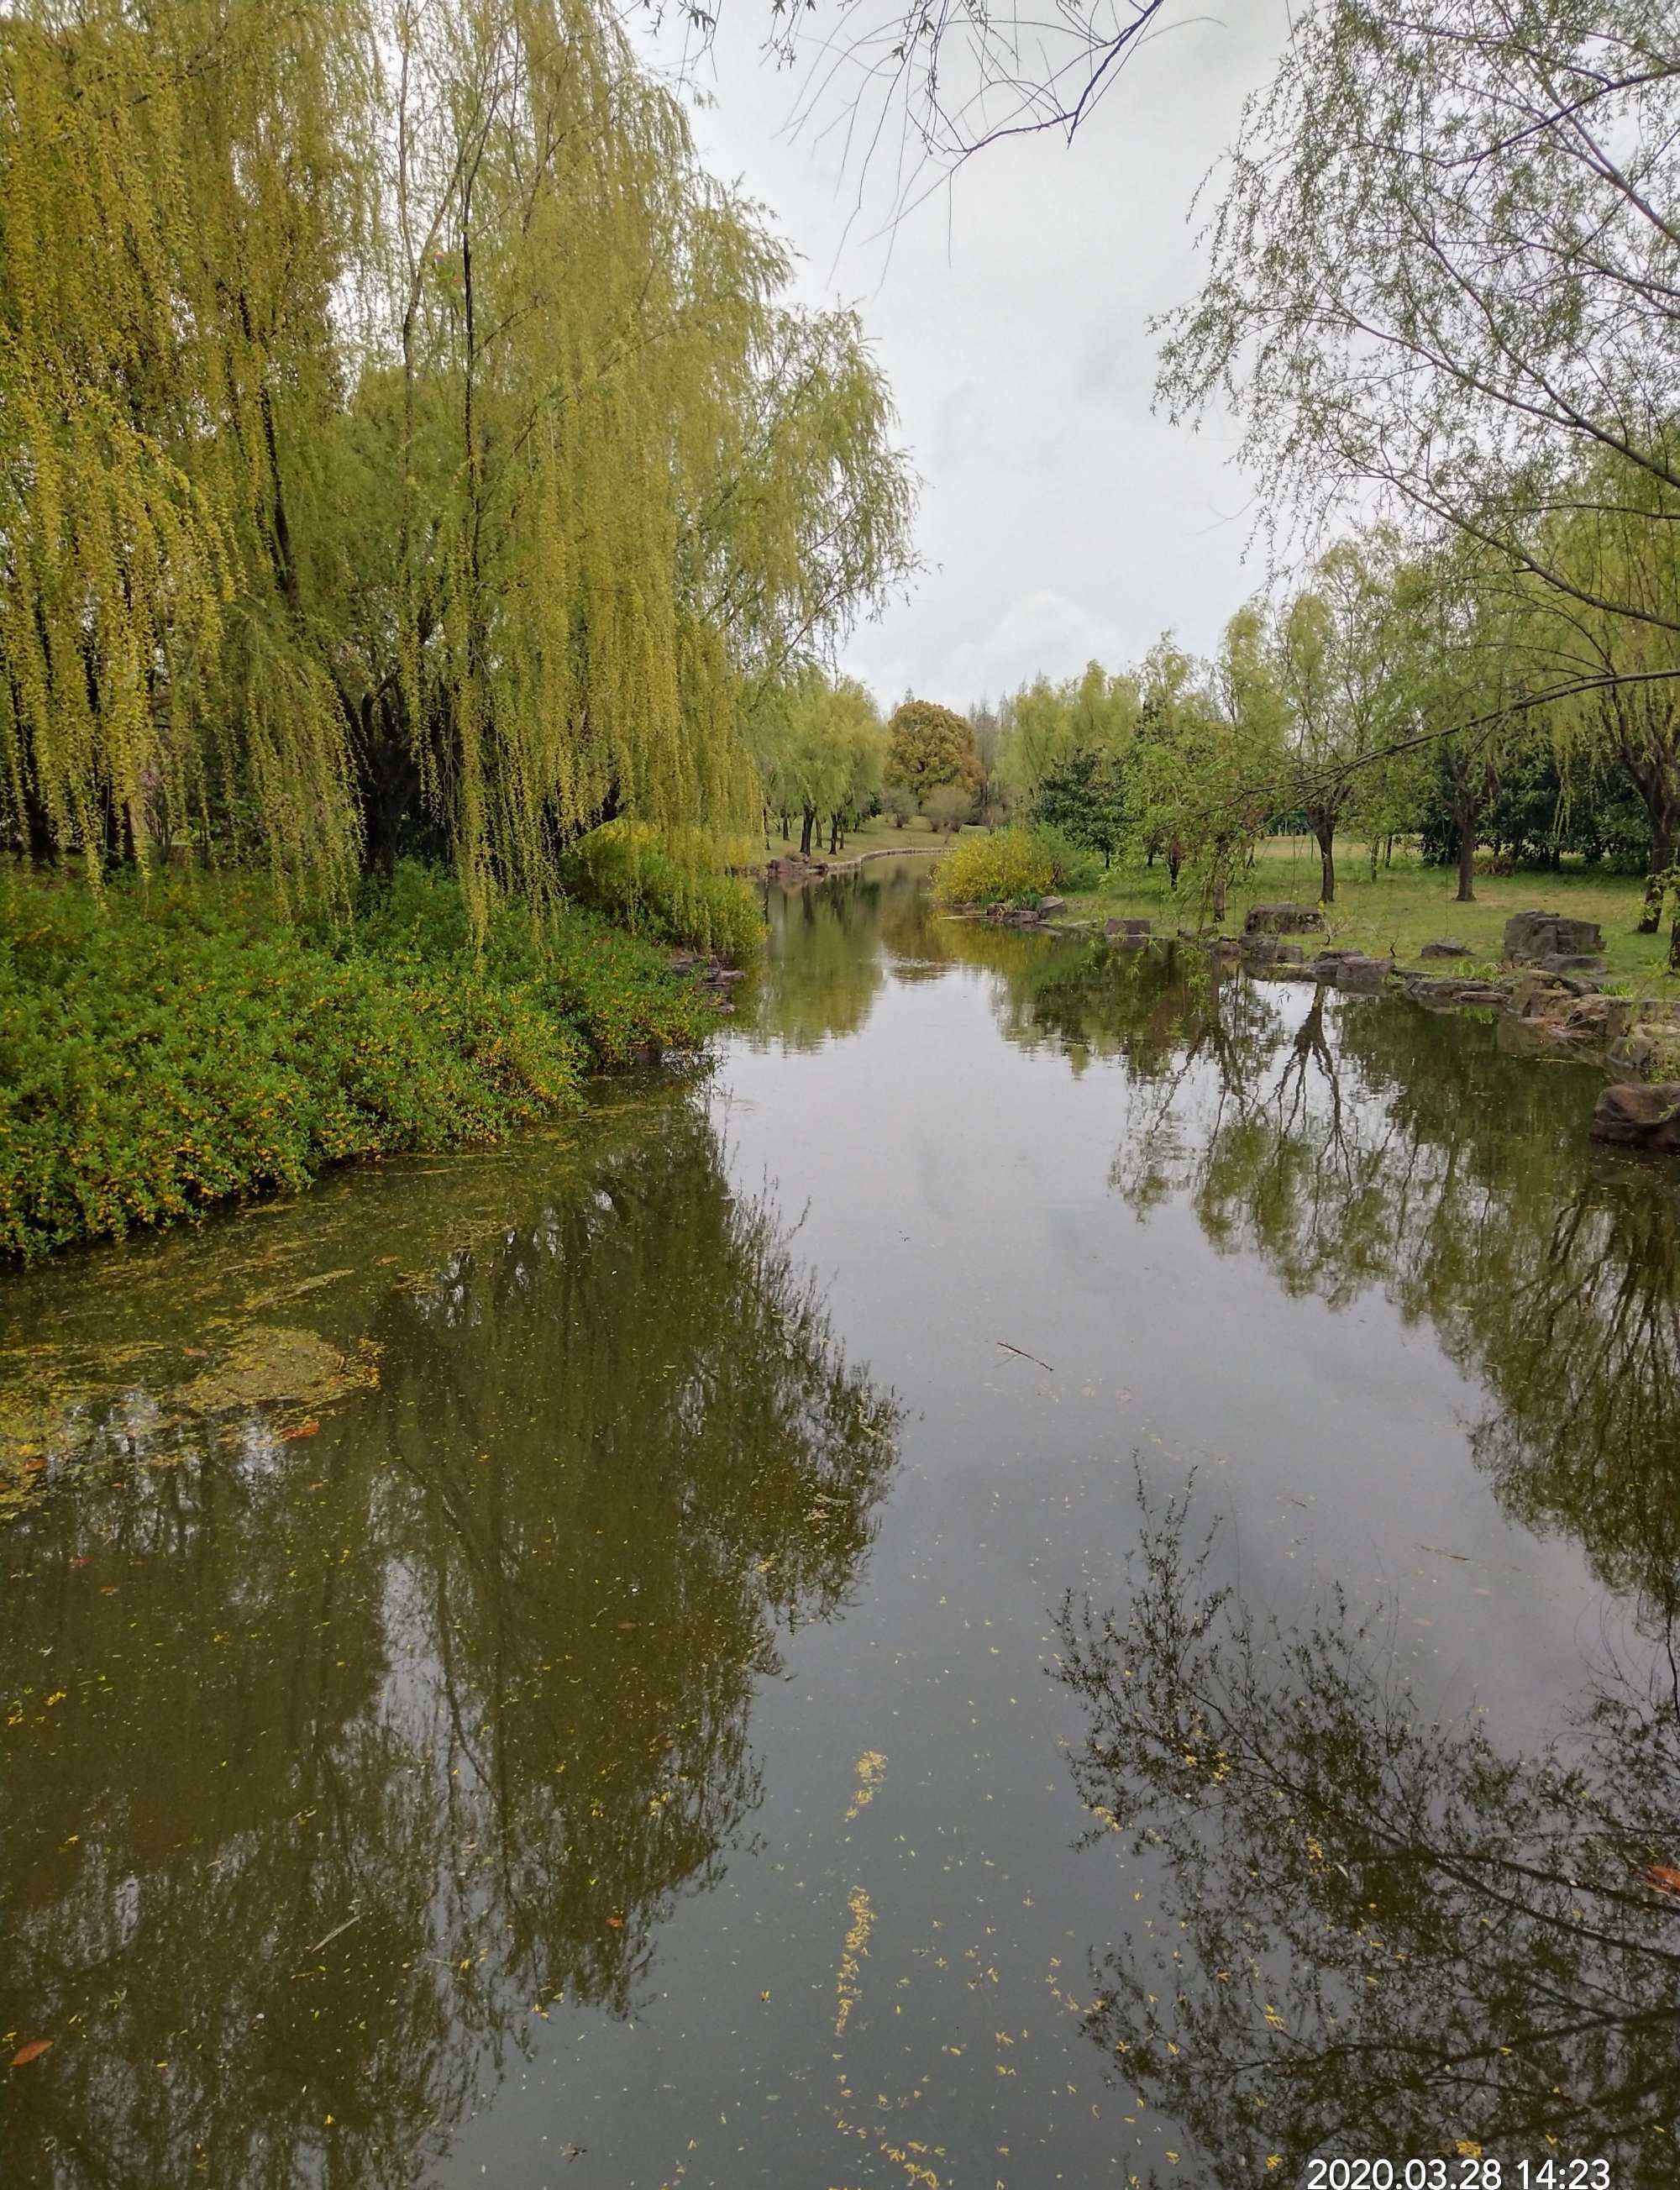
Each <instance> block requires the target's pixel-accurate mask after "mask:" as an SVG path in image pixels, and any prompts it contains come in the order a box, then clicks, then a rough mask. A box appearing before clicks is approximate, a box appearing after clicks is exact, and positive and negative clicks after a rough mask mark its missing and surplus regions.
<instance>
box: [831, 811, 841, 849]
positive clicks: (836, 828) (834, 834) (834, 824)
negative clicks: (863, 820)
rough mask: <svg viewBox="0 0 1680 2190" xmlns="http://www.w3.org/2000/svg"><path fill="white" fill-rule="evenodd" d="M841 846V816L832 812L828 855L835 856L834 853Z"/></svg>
mask: <svg viewBox="0 0 1680 2190" xmlns="http://www.w3.org/2000/svg"><path fill="white" fill-rule="evenodd" d="M839 848H840V816H839V815H838V814H830V815H829V817H828V856H829V857H830V859H832V858H833V857H834V854H836V853H837V851H838V850H839Z"/></svg>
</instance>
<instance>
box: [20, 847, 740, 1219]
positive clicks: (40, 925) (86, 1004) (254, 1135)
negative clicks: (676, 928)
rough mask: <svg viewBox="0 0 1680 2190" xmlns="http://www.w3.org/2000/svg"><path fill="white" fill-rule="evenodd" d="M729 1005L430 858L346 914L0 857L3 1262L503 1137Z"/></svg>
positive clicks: (240, 889) (207, 886) (702, 1026)
mask: <svg viewBox="0 0 1680 2190" xmlns="http://www.w3.org/2000/svg"><path fill="white" fill-rule="evenodd" d="M715 1017H716V1015H715V1008H714V1007H713V1005H712V1001H710V1000H709V998H708V997H707V996H706V995H704V994H703V993H701V991H700V990H697V989H696V988H695V984H693V982H692V981H691V980H689V979H685V978H684V977H683V976H681V975H680V974H678V973H677V972H675V971H674V970H673V967H672V966H671V964H670V962H669V954H668V950H667V948H666V947H665V946H664V945H662V944H661V943H658V942H655V941H652V940H649V939H645V938H642V937H637V936H633V935H630V934H627V933H624V932H623V931H622V930H621V929H620V928H616V927H614V926H613V925H612V924H611V923H610V922H609V921H608V920H607V919H605V918H604V917H603V916H600V915H599V914H595V913H589V912H584V911H573V910H567V911H563V912H561V913H559V914H558V915H556V916H554V917H553V919H552V920H550V921H549V922H547V923H546V925H545V926H544V928H542V932H541V933H537V932H536V931H534V930H533V928H532V925H531V922H530V921H529V920H528V919H526V918H525V917H524V916H522V915H520V914H518V913H515V912H511V911H510V912H506V913H503V914H502V915H500V916H497V918H496V920H495V921H494V922H492V924H491V931H490V933H489V935H488V936H487V937H486V938H485V942H484V945H483V948H482V950H474V946H473V940H472V937H471V934H470V931H469V928H468V920H467V916H466V912H465V909H464V907H463V904H462V902H461V897H460V893H459V891H458V890H457V888H456V886H455V884H454V882H452V880H451V879H450V878H449V877H446V876H445V875H442V874H440V873H437V872H435V871H428V870H424V869H421V868H418V867H404V868H400V869H399V871H398V874H397V877H396V879H395V882H394V883H393V884H392V886H391V887H390V888H389V889H387V890H383V891H382V892H380V893H379V894H377V896H374V897H372V898H370V899H368V901H367V902H366V904H365V905H362V906H361V907H360V908H359V909H358V911H357V914H356V916H355V918H354V919H352V920H349V921H344V922H332V923H329V922H312V921H309V920H307V919H304V920H299V921H296V922H288V921H287V920H286V919H285V918H284V917H283V916H281V912H280V911H279V909H278V908H277V907H276V905H275V902H274V899H273V898H272V896H271V895H270V892H269V891H268V890H267V888H265V887H264V886H263V885H262V884H259V883H258V882H253V881H252V880H250V879H249V878H241V877H190V878H185V877H159V878H156V879H154V880H152V881H151V882H149V883H145V884H139V883H124V884H113V885H112V886H111V887H110V888H108V890H107V892H106V894H105V903H104V904H103V905H100V904H99V902H98V901H97V900H96V899H94V896H93V894H92V893H91V891H90V890H89V889H88V887H87V886H86V884H85V883H84V882H81V881H79V880H71V879H68V878H65V879H53V880H49V881H44V882H43V881H42V880H40V879H37V878H36V877H31V876H29V875H27V874H24V873H20V872H14V873H10V874H6V875H3V876H0V1262H4V1261H11V1262H19V1261H27V1260H31V1259H33V1258H35V1257H39V1256H41V1255H44V1254H48V1253H50V1252H52V1251H54V1250H56V1249H59V1248H62V1247H65V1246H68V1245H72V1244H76V1243H78V1242H81V1241H87V1240H101V1239H116V1238H121V1237H122V1235H123V1234H125V1233H127V1232H128V1231H130V1230H131V1229H133V1228H137V1227H141V1226H150V1225H158V1224H166V1223H172V1222H175V1221H178V1220H179V1219H181V1218H184V1217H194V1216H196V1215H198V1214H199V1213H201V1212H202V1211H206V1210H208V1209H210V1208H212V1207H214V1206H217V1205H218V1204H220V1203H224V1202H228V1201H233V1200H244V1199H247V1198H249V1197H251V1196H253V1195H257V1194H264V1193H266V1192H270V1191H273V1190H275V1189H288V1190H296V1189H299V1188H302V1187H304V1186H307V1185H308V1184H309V1183H310V1182H311V1181H312V1180H313V1179H314V1178H315V1177H317V1176H318V1175H319V1174H320V1173H321V1172H322V1171H323V1170H325V1169H326V1168H328V1167H329V1166H333V1165H337V1164H341V1163H346V1162H351V1161H356V1160H366V1159H369V1158H377V1157H380V1156H383V1155H391V1154H394V1153H397V1152H426V1151H432V1150H439V1149H451V1148H465V1147H473V1146H487V1145H491V1144H493V1143H496V1142H497V1141H500V1140H501V1139H502V1138H505V1136H506V1135H507V1134H508V1133H509V1132H513V1131H514V1130H515V1129H516V1128H518V1127H519V1126H524V1125H527V1124H531V1123H533V1122H535V1121H538V1120H541V1119H543V1118H550V1117H553V1116H555V1115H560V1114H563V1113H564V1112H565V1111H566V1110H568V1109H570V1108H572V1107H574V1106H575V1105H576V1103H577V1102H578V1100H579V1087H580V1084H581V1082H582V1079H583V1077H584V1076H585V1075H587V1074H588V1073H591V1072H598V1071H603V1070H610V1069H616V1068H619V1067H622V1066H625V1065H627V1064H634V1063H638V1062H641V1061H644V1060H645V1059H648V1058H655V1057H659V1056H662V1055H666V1054H667V1053H673V1052H674V1053H679V1054H692V1053H694V1052H697V1051H698V1050H699V1049H700V1047H701V1045H702V1044H703V1043H704V1041H705V1039H706V1036H707V1033H708V1032H709V1031H710V1030H711V1028H712V1025H713V1024H715Z"/></svg>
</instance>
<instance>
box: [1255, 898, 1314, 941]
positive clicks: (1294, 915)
mask: <svg viewBox="0 0 1680 2190" xmlns="http://www.w3.org/2000/svg"><path fill="white" fill-rule="evenodd" d="M1323 928H1324V915H1323V913H1321V912H1320V911H1319V908H1318V907H1317V905H1250V907H1249V908H1248V917H1247V919H1246V921H1245V922H1243V933H1245V934H1246V935H1305V934H1307V933H1309V932H1311V931H1312V930H1314V929H1316V930H1319V931H1320V932H1322V930H1323Z"/></svg>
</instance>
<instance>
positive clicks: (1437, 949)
mask: <svg viewBox="0 0 1680 2190" xmlns="http://www.w3.org/2000/svg"><path fill="white" fill-rule="evenodd" d="M1417 955H1418V956H1419V957H1420V958H1467V957H1468V956H1470V945H1468V944H1467V943H1426V944H1425V945H1424V946H1423V948H1422V950H1420V951H1419V952H1418V954H1417Z"/></svg>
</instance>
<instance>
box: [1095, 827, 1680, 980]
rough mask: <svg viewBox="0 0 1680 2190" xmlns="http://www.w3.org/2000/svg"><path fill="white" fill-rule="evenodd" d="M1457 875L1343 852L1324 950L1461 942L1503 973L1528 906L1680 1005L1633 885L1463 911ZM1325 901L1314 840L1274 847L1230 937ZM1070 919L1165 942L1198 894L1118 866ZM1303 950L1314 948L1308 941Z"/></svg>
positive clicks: (1502, 878) (1590, 881)
mask: <svg viewBox="0 0 1680 2190" xmlns="http://www.w3.org/2000/svg"><path fill="white" fill-rule="evenodd" d="M1457 887H1458V878H1457V875H1456V871H1455V870H1454V869H1451V868H1448V867H1427V866H1424V865H1421V864H1420V863H1419V862H1418V861H1416V860H1415V859H1408V860H1405V863H1404V864H1403V863H1402V861H1401V859H1400V856H1399V854H1396V856H1395V863H1394V865H1393V866H1392V867H1388V868H1382V867H1379V868H1378V870H1377V873H1376V880H1375V881H1373V880H1372V879H1371V865H1370V860H1369V857H1368V855H1367V854H1366V850H1365V847H1364V846H1363V845H1361V844H1354V843H1348V844H1342V843H1338V844H1337V852H1336V902H1335V903H1334V905H1327V906H1325V926H1326V928H1328V930H1329V931H1330V932H1329V934H1328V935H1327V937H1326V940H1327V941H1328V942H1330V943H1332V944H1336V945H1342V946H1343V947H1346V948H1352V949H1355V950H1368V951H1371V953H1372V954H1373V955H1375V956H1386V955H1387V954H1388V952H1389V951H1390V950H1393V953H1394V955H1395V956H1396V957H1397V958H1399V961H1400V962H1401V963H1402V964H1416V961H1417V954H1418V952H1419V950H1421V948H1422V945H1424V944H1426V943H1433V942H1441V943H1463V944H1467V945H1468V946H1469V948H1470V949H1471V950H1473V952H1474V953H1475V955H1476V960H1477V962H1478V963H1485V964H1487V965H1489V966H1493V965H1496V964H1497V963H1498V962H1499V958H1500V951H1501V938H1502V934H1503V931H1504V927H1505V923H1506V922H1507V920H1508V919H1509V918H1510V916H1511V915H1512V914H1513V912H1522V911H1527V910H1529V909H1530V908H1531V907H1543V908H1544V909H1545V910H1547V911H1553V912H1566V913H1569V914H1571V915H1573V916H1575V917H1576V918H1579V919H1586V920H1596V921H1597V922H1598V924H1599V926H1600V927H1601V928H1603V933H1604V955H1605V957H1606V959H1607V960H1608V962H1609V973H1610V979H1611V981H1612V983H1613V984H1615V986H1616V987H1617V988H1619V989H1626V990H1628V991H1629V992H1630V993H1634V994H1638V995H1643V996H1675V995H1676V994H1680V980H1677V979H1676V977H1675V976H1674V975H1673V974H1671V973H1669V971H1668V969H1667V961H1668V937H1667V935H1666V933H1660V934H1657V935H1638V934H1636V933H1634V928H1635V926H1636V924H1637V920H1638V917H1639V906H1640V903H1641V900H1642V899H1643V894H1644V885H1643V882H1642V881H1641V880H1640V879H1639V878H1638V877H1637V876H1632V875H1606V874H1601V873H1598V872H1595V871H1586V870H1585V869H1582V868H1580V867H1575V868H1569V867H1565V868H1564V870H1563V871H1562V872H1561V873H1558V874H1536V873H1524V874H1517V875H1478V876H1477V877H1476V902H1475V903H1474V904H1473V905H1456V904H1455V903H1454V901H1453V899H1454V894H1455V892H1456V889H1457ZM1318 895H1319V855H1318V848H1317V846H1316V845H1315V844H1314V843H1313V841H1312V839H1311V838H1310V837H1269V838H1268V839H1267V841H1266V842H1265V843H1263V845H1262V846H1261V848H1260V851H1259V854H1258V856H1257V859H1256V860H1255V863H1254V866H1253V868H1252V870H1251V871H1250V872H1249V873H1247V874H1246V875H1244V876H1243V877H1242V878H1241V881H1240V883H1239V885H1238V886H1237V887H1236V888H1234V889H1233V890H1232V892H1231V895H1230V900H1229V907H1228V910H1227V914H1226V919H1225V927H1226V928H1227V930H1228V931H1229V932H1233V933H1234V932H1235V931H1237V930H1238V929H1240V928H1241V926H1242V922H1243V916H1244V915H1245V914H1246V911H1247V910H1248V908H1249V906H1250V905H1255V904H1265V903H1268V902H1272V901H1275V900H1279V899H1293V900H1295V901H1296V902H1297V903H1299V904H1303V905H1315V904H1316V903H1317V902H1318ZM1068 909H1069V911H1070V913H1078V914H1084V915H1087V916H1098V917H1109V916H1119V915H1125V914H1131V915H1132V916H1144V917H1147V918H1149V919H1152V920H1153V921H1154V922H1155V926H1156V928H1157V929H1158V930H1161V931H1162V932H1164V933H1168V934H1170V933H1172V931H1173V930H1174V929H1175V928H1178V927H1181V926H1182V927H1184V928H1195V927H1199V926H1200V925H1201V923H1202V912H1201V905H1200V894H1199V892H1198V890H1197V888H1196V887H1195V884H1194V883H1193V882H1191V881H1190V879H1189V877H1184V878H1183V880H1182V882H1181V883H1180V887H1179V889H1178V894H1177V895H1176V896H1175V895H1174V894H1173V893H1172V888H1171V887H1170V886H1169V884H1168V882H1167V879H1166V869H1165V868H1164V867H1163V866H1162V865H1161V862H1160V861H1159V860H1157V861H1156V862H1155V865H1154V866H1153V867H1148V868H1145V867H1142V866H1127V867H1124V868H1121V867H1119V866H1116V867H1115V869H1114V871H1113V872H1112V873H1111V874H1110V875H1109V876H1107V877H1105V878H1104V882H1103V884H1102V885H1101V887H1100V888H1098V889H1097V890H1095V891H1094V892H1092V893H1089V894H1082V895H1080V896H1077V897H1070V899H1069V900H1068ZM1302 940H1303V941H1304V940H1306V939H1304V938H1303V939H1302Z"/></svg>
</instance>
